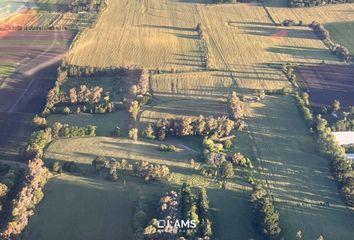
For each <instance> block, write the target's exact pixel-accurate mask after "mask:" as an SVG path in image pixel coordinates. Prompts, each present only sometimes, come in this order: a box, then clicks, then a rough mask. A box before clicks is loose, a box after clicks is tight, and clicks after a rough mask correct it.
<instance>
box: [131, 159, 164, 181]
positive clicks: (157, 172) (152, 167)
mask: <svg viewBox="0 0 354 240" xmlns="http://www.w3.org/2000/svg"><path fill="white" fill-rule="evenodd" d="M133 174H134V175H135V176H138V177H141V178H143V179H144V180H145V181H155V180H157V179H166V178H167V177H168V176H169V175H170V169H169V168H168V167H167V166H166V165H160V164H152V163H148V162H145V161H142V162H136V163H135V164H134V165H133Z"/></svg>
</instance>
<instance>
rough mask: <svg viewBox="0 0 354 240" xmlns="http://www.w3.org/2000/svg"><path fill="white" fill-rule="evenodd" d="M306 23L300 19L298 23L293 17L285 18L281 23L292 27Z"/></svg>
mask: <svg viewBox="0 0 354 240" xmlns="http://www.w3.org/2000/svg"><path fill="white" fill-rule="evenodd" d="M303 24H304V23H303V21H302V20H299V22H298V23H296V22H295V20H293V19H285V20H284V21H283V22H282V23H281V25H282V26H286V27H292V26H302V25H303Z"/></svg>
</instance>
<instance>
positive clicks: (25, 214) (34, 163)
mask: <svg viewBox="0 0 354 240" xmlns="http://www.w3.org/2000/svg"><path fill="white" fill-rule="evenodd" d="M50 177H51V174H50V172H49V171H48V169H47V168H46V167H44V163H43V161H42V160H41V159H39V158H35V159H33V160H30V161H29V162H28V169H27V171H26V174H25V180H24V182H23V186H22V188H21V190H20V192H19V193H18V195H17V197H16V198H15V199H14V201H13V203H12V207H11V209H12V211H11V216H10V218H9V220H8V222H7V224H6V226H5V228H4V229H3V231H2V232H1V237H2V238H3V239H9V240H10V239H14V237H17V236H19V235H20V234H21V232H22V230H23V229H24V228H25V227H26V226H27V224H28V220H29V217H30V216H31V215H33V210H34V209H35V206H36V205H37V204H38V203H39V202H40V201H41V200H42V199H43V197H44V193H43V188H44V185H45V184H46V183H47V181H48V180H49V178H50Z"/></svg>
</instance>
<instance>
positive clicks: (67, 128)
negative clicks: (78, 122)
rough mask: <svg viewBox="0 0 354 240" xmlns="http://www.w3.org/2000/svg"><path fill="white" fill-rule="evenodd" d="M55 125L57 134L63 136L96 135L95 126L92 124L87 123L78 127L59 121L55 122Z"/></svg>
mask: <svg viewBox="0 0 354 240" xmlns="http://www.w3.org/2000/svg"><path fill="white" fill-rule="evenodd" d="M55 126H56V127H55V130H56V131H57V130H58V136H59V137H63V138H73V137H94V136H96V130H97V127H96V126H93V125H87V126H86V127H78V126H71V125H69V124H63V125H61V124H60V123H55ZM53 130H54V127H53Z"/></svg>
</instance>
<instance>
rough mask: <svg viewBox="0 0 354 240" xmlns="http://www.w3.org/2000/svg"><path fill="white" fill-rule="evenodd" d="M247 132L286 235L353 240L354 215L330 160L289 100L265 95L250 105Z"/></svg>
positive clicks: (290, 236) (289, 237)
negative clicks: (318, 149)
mask: <svg viewBox="0 0 354 240" xmlns="http://www.w3.org/2000/svg"><path fill="white" fill-rule="evenodd" d="M252 111H253V112H252V117H251V118H250V119H249V121H248V123H249V128H250V129H251V131H252V133H253V135H254V139H253V140H254V142H255V144H256V145H257V150H258V153H259V161H260V164H259V170H260V172H261V176H262V178H263V180H264V181H265V182H267V185H268V189H269V191H270V193H271V195H272V196H273V198H274V201H275V205H276V207H277V208H278V209H279V211H280V219H281V226H282V228H283V233H282V235H283V236H284V237H285V238H286V239H287V238H288V239H291V238H293V236H295V235H296V232H297V231H298V230H301V231H302V233H303V238H304V239H316V238H317V237H318V236H319V235H323V236H324V237H325V238H328V239H352V238H353V237H354V232H353V231H352V226H353V224H354V216H353V214H352V212H351V211H350V210H349V209H347V208H346V206H345V204H344V203H343V201H342V199H341V198H340V196H339V191H338V190H339V189H338V187H337V185H336V182H335V181H334V180H333V179H332V177H331V173H330V172H329V168H328V167H329V166H328V165H329V162H328V160H326V159H323V158H321V157H319V156H318V155H317V152H316V145H315V142H314V140H313V138H312V136H311V135H310V134H309V131H308V130H307V129H306V127H305V125H304V123H303V120H302V119H301V117H300V115H299V114H298V110H297V108H296V105H295V103H294V101H293V100H292V99H291V98H290V97H289V96H279V97H267V98H266V100H265V101H264V103H257V104H254V105H253V106H252Z"/></svg>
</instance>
